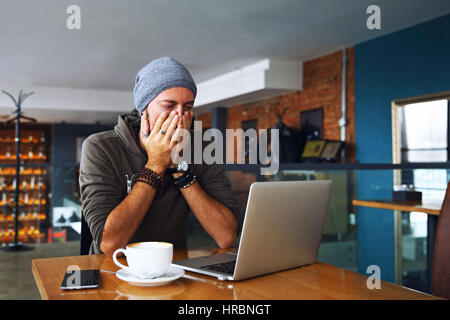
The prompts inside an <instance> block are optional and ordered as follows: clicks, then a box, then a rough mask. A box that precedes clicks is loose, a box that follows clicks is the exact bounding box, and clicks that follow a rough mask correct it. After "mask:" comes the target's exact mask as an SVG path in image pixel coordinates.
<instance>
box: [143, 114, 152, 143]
mask: <svg viewBox="0 0 450 320" xmlns="http://www.w3.org/2000/svg"><path fill="white" fill-rule="evenodd" d="M149 132H150V125H149V122H148V119H147V118H144V117H142V118H141V135H142V138H143V139H146V138H148V136H149Z"/></svg>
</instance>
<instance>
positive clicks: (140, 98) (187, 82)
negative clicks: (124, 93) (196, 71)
mask: <svg viewBox="0 0 450 320" xmlns="http://www.w3.org/2000/svg"><path fill="white" fill-rule="evenodd" d="M173 87H184V88H188V89H190V90H191V91H192V92H193V93H194V98H195V96H196V95H197V86H196V85H195V82H194V79H192V76H191V74H190V73H189V71H188V70H187V69H186V67H185V66H183V65H182V64H181V63H179V62H178V61H177V60H175V59H173V58H170V57H162V58H159V59H156V60H153V61H152V62H150V63H149V64H148V65H146V66H145V67H144V68H142V69H141V71H139V72H138V74H137V76H136V83H135V85H134V91H133V93H134V105H135V107H136V110H137V111H139V114H142V111H144V109H145V108H146V107H147V105H148V104H149V103H150V101H152V100H153V99H155V98H156V96H158V94H160V93H161V92H163V91H164V90H167V89H170V88H173Z"/></svg>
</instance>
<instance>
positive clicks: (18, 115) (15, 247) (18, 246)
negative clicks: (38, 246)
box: [2, 90, 36, 251]
mask: <svg viewBox="0 0 450 320" xmlns="http://www.w3.org/2000/svg"><path fill="white" fill-rule="evenodd" d="M2 92H3V93H4V94H6V95H7V96H8V97H10V98H11V100H12V101H13V102H14V105H15V106H16V110H15V111H14V112H13V113H14V114H15V116H14V117H13V118H11V119H9V120H7V121H6V124H7V125H8V124H11V123H12V122H14V123H15V132H16V134H15V136H16V137H15V143H16V190H15V199H14V203H15V215H14V231H15V234H14V242H13V243H10V244H9V245H8V246H6V247H4V248H2V249H4V250H8V251H23V250H31V249H33V247H32V246H27V245H24V244H23V243H21V242H19V190H20V189H19V188H20V183H19V178H20V120H21V119H23V120H26V121H31V122H33V123H35V122H36V119H34V118H30V117H26V116H24V115H23V114H22V109H21V107H22V103H23V102H24V101H25V99H26V98H28V97H29V96H31V95H32V94H34V92H29V93H23V92H22V90H20V91H19V96H18V98H17V100H16V99H15V98H14V96H13V95H12V94H11V93H9V92H7V91H5V90H2Z"/></svg>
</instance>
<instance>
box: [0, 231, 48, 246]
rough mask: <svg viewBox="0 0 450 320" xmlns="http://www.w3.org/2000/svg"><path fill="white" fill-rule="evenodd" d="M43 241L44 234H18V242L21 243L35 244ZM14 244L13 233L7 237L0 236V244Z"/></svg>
mask: <svg viewBox="0 0 450 320" xmlns="http://www.w3.org/2000/svg"><path fill="white" fill-rule="evenodd" d="M44 240H45V233H38V234H31V235H30V234H20V232H19V241H20V242H22V243H37V242H43V241H44ZM12 242H14V232H13V233H12V234H8V235H6V234H5V235H1V234H0V243H2V244H3V243H4V244H8V243H12Z"/></svg>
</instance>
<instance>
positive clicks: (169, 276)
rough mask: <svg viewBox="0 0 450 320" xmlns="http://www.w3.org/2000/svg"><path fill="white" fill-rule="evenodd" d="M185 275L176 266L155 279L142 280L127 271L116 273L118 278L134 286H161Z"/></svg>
mask: <svg viewBox="0 0 450 320" xmlns="http://www.w3.org/2000/svg"><path fill="white" fill-rule="evenodd" d="M183 275H184V270H183V269H181V268H178V267H175V266H170V267H169V269H167V271H166V272H165V273H164V274H163V275H161V276H159V277H158V278H154V279H140V278H138V277H136V276H134V275H132V274H131V273H130V271H128V270H126V269H120V270H119V271H117V272H116V276H117V278H119V279H120V280H123V281H126V282H128V283H129V284H131V285H133V286H147V287H148V286H160V285H163V284H167V283H169V282H171V281H174V280H176V279H178V278H180V277H182V276H183Z"/></svg>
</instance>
